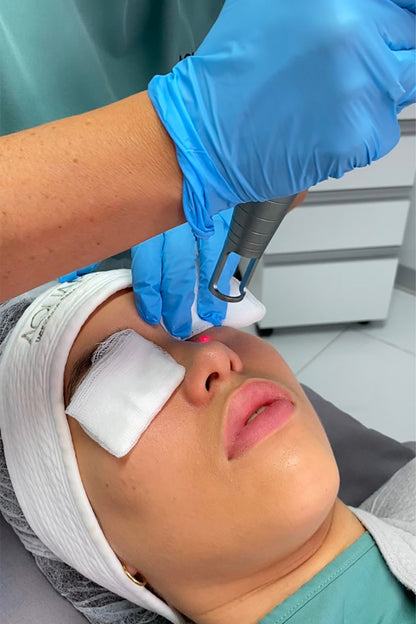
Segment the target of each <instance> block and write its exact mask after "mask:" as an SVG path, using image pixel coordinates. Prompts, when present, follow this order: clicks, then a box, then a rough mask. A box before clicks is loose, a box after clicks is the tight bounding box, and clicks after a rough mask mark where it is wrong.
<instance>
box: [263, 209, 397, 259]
mask: <svg viewBox="0 0 416 624" xmlns="http://www.w3.org/2000/svg"><path fill="white" fill-rule="evenodd" d="M408 209H409V200H392V201H374V202H362V203H361V202H355V203H339V204H338V203H337V204H323V205H319V204H317V205H310V206H308V205H306V206H301V207H299V208H296V209H295V210H292V212H290V213H289V214H288V215H287V217H285V219H284V221H283V222H282V224H281V226H280V227H279V229H278V230H277V232H276V234H275V236H274V237H273V238H272V240H271V241H270V243H269V246H268V247H267V252H266V253H267V254H275V253H298V252H306V251H319V250H330V249H357V248H362V247H395V246H400V245H401V244H402V240H403V235H404V230H405V226H406V218H407V213H408Z"/></svg>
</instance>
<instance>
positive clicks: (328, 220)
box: [242, 107, 416, 330]
mask: <svg viewBox="0 0 416 624" xmlns="http://www.w3.org/2000/svg"><path fill="white" fill-rule="evenodd" d="M414 110H415V109H414V107H410V108H409V109H406V111H404V114H402V116H401V119H402V118H403V119H404V121H401V123H402V124H403V128H404V131H403V136H402V138H401V139H400V141H399V143H398V145H397V146H396V147H395V148H394V150H393V151H392V152H390V153H389V154H388V155H386V156H385V157H384V158H382V159H381V160H379V161H377V162H375V163H373V164H372V165H371V166H369V167H365V168H363V169H356V170H354V171H351V172H350V173H348V174H346V175H345V176H344V177H343V178H341V179H339V180H327V181H325V182H322V183H321V184H319V185H317V186H316V187H315V188H314V189H312V190H311V191H310V193H309V195H308V198H307V200H306V202H305V204H304V205H302V206H301V207H299V208H296V209H295V210H294V211H292V212H291V213H290V214H289V215H287V217H286V218H285V219H284V221H283V223H282V225H281V226H280V228H279V229H278V231H277V233H276V234H275V236H274V238H273V239H272V241H271V242H270V245H269V246H268V248H267V250H266V253H265V255H264V257H263V259H262V261H261V263H260V266H259V267H258V269H257V271H256V273H255V274H254V277H253V280H252V282H251V284H250V286H249V288H250V290H252V291H253V292H254V294H256V296H257V297H259V299H261V301H263V303H264V304H265V306H266V309H267V313H266V316H265V318H264V319H263V320H262V321H261V322H260V323H259V324H258V326H259V329H260V330H264V329H270V328H274V327H294V326H301V325H317V324H329V323H345V322H356V321H371V320H376V319H377V320H379V319H385V318H386V317H387V315H388V310H389V304H390V300H391V295H392V290H393V286H394V281H395V275H396V270H397V266H398V257H399V252H400V246H401V244H402V241H403V235H404V231H405V225H406V219H407V213H408V209H409V203H410V190H411V187H412V185H413V182H414V175H415V169H416V163H415V160H416V157H415V154H416V143H415V135H414V134H413V132H414V130H412V127H413V125H414V124H413V122H412V121H409V120H410V119H412V118H414V115H415V113H414ZM243 264H244V263H243ZM242 268H243V269H244V266H243V267H242Z"/></svg>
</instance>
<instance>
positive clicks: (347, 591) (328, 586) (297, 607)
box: [259, 532, 416, 624]
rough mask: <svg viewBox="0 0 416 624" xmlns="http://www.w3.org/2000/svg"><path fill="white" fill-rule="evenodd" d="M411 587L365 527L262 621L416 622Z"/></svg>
mask: <svg viewBox="0 0 416 624" xmlns="http://www.w3.org/2000/svg"><path fill="white" fill-rule="evenodd" d="M415 621H416V608H415V596H414V594H413V592H411V591H410V590H408V589H406V587H405V586H404V585H402V584H401V583H400V582H399V581H398V580H397V579H396V577H395V576H394V575H393V573H392V572H391V571H390V569H389V567H388V565H387V563H386V562H385V560H384V558H383V556H382V554H381V553H380V551H379V549H378V547H377V545H376V543H375V542H374V540H373V538H372V537H371V535H370V534H369V533H368V532H366V533H364V534H363V535H362V536H361V537H360V538H359V539H358V540H357V541H356V542H354V543H353V544H351V546H350V547H349V548H347V549H346V550H344V552H342V553H341V554H340V555H339V556H338V557H336V558H335V559H334V560H333V561H331V563H330V564H329V565H327V566H326V567H325V568H324V569H323V570H321V571H320V572H319V573H318V574H317V575H316V576H314V577H313V578H312V579H311V580H310V581H309V582H308V583H305V585H302V587H301V588H300V589H299V590H298V591H296V592H295V593H294V594H292V595H291V596H290V597H289V598H287V599H286V600H285V601H284V602H282V603H281V604H280V605H279V606H278V607H276V608H275V609H274V610H273V611H271V612H270V613H269V614H268V615H266V617H264V618H263V619H262V620H260V622H259V624H286V623H287V624H415Z"/></svg>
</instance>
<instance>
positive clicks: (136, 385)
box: [65, 329, 185, 457]
mask: <svg viewBox="0 0 416 624" xmlns="http://www.w3.org/2000/svg"><path fill="white" fill-rule="evenodd" d="M184 376H185V368H184V367H183V366H181V365H180V364H178V363H177V362H176V361H175V360H174V359H173V358H172V357H171V356H170V355H169V354H168V353H166V351H163V349H161V348H160V347H158V346H157V345H155V344H154V343H153V342H151V341H150V340H146V339H145V338H143V337H142V336H140V335H139V334H138V333H136V332H135V331H133V330H131V329H126V330H123V331H120V332H117V333H116V334H113V335H112V336H110V337H109V338H108V339H107V340H105V341H104V342H102V343H101V344H100V345H99V346H98V347H97V349H96V350H95V352H94V354H93V356H92V359H91V368H90V370H89V371H88V373H87V374H86V376H85V377H84V379H83V380H82V381H81V383H80V385H79V386H78V388H77V389H76V391H75V393H74V396H73V397H72V399H71V401H70V403H69V405H68V407H67V409H66V410H65V411H66V413H67V414H68V415H69V416H72V418H75V419H76V420H77V421H78V422H79V423H80V425H81V427H82V428H83V429H84V431H85V432H86V433H87V434H88V435H89V436H90V437H91V438H93V439H94V440H95V441H96V442H97V443H98V444H99V445H100V446H102V447H103V448H104V449H105V450H106V451H108V452H109V453H111V454H112V455H115V456H116V457H123V455H126V454H127V453H128V452H129V451H131V449H132V448H133V446H134V445H135V444H136V442H137V440H138V439H139V438H140V436H141V435H142V433H143V432H144V431H145V430H146V429H147V427H148V426H149V425H150V423H151V422H152V420H153V418H154V417H155V416H156V415H157V414H158V413H159V412H160V410H161V409H162V407H163V406H164V405H165V403H166V402H167V400H168V399H169V397H170V396H171V395H172V393H173V391H174V390H175V389H176V388H177V387H178V386H179V384H180V383H181V381H182V379H183V378H184Z"/></svg>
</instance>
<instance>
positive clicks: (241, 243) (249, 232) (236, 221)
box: [209, 195, 296, 303]
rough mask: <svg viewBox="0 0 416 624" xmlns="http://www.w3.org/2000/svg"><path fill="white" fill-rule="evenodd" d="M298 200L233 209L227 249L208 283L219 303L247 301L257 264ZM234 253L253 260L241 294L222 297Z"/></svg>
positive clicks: (277, 200)
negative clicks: (223, 275) (221, 285)
mask: <svg viewBox="0 0 416 624" xmlns="http://www.w3.org/2000/svg"><path fill="white" fill-rule="evenodd" d="M295 197H296V195H291V196H290V197H280V198H278V199H271V200H270V201H265V202H249V203H247V204H238V206H236V207H235V208H234V213H233V218H232V220H231V224H230V229H229V230H228V235H227V238H226V239H225V243H224V247H223V248H222V251H221V254H220V257H219V258H218V262H217V265H216V267H215V270H214V272H213V274H212V277H211V280H210V282H209V289H210V291H211V293H212V294H213V295H215V296H216V297H218V299H222V300H223V301H227V302H229V303H233V302H234V303H237V302H238V301H241V300H242V299H244V296H245V294H246V287H247V286H248V284H249V282H250V280H251V278H252V277H253V273H254V270H255V268H256V266H257V263H258V262H259V260H260V258H261V256H262V255H263V253H264V251H265V249H266V247H267V245H268V244H269V242H270V241H271V239H272V238H273V236H274V233H275V232H276V230H277V228H278V227H279V225H280V224H281V222H282V221H283V218H284V217H285V215H286V214H287V212H288V211H289V209H290V207H291V206H292V204H293V202H294V199H295ZM232 252H234V253H237V254H239V255H240V256H242V257H244V258H250V261H249V263H248V265H247V268H246V270H245V272H244V275H243V277H242V280H241V283H240V288H239V291H240V294H239V295H236V296H234V297H231V296H230V295H226V294H224V293H222V292H221V291H220V290H219V288H218V282H219V279H220V277H221V273H222V271H223V269H224V266H225V263H226V262H227V258H228V256H229V255H230V253H232Z"/></svg>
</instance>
